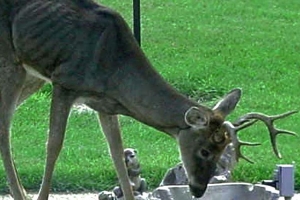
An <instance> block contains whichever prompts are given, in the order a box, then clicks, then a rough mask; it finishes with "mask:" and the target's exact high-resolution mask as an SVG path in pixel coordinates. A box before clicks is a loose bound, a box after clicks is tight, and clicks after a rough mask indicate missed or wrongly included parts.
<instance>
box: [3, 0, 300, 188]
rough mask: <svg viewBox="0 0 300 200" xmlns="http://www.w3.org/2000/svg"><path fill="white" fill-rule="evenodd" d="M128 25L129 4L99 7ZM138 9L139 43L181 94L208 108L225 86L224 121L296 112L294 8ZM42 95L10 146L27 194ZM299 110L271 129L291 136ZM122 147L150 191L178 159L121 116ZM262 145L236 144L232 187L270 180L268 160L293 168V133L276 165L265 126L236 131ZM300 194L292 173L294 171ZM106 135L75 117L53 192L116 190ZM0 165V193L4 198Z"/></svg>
mask: <svg viewBox="0 0 300 200" xmlns="http://www.w3.org/2000/svg"><path fill="white" fill-rule="evenodd" d="M102 3H103V4H106V5H109V6H111V7H113V8H115V9H117V10H118V11H119V12H121V13H122V14H123V15H124V16H125V18H126V19H127V21H128V22H129V23H131V1H108V0H103V1H102ZM141 7H142V46H143V49H144V51H145V52H146V54H147V55H148V57H149V59H150V60H151V61H152V63H153V65H154V66H155V68H156V69H157V70H158V71H159V72H160V73H161V74H162V75H163V76H164V77H165V78H166V79H167V80H168V81H169V82H170V83H172V85H174V86H175V87H176V88H177V89H178V90H179V91H181V92H182V93H184V94H186V95H189V96H192V97H193V98H196V99H200V100H204V101H205V102H204V104H207V105H212V104H213V103H214V102H216V99H218V98H220V96H222V95H223V94H224V93H226V92H227V91H229V90H231V89H232V88H236V87H239V88H242V89H243V97H242V100H241V102H240V104H239V106H238V107H237V109H236V111H235V112H234V113H233V114H232V115H231V116H230V117H229V119H231V120H234V119H235V118H236V117H237V116H239V115H242V114H244V113H246V112H250V111H258V112H264V113H267V114H278V113H282V112H285V111H288V110H300V100H299V98H300V88H299V86H300V61H299V56H298V53H299V49H300V43H299V32H300V21H299V17H300V12H299V10H300V3H299V1H298V0H290V1H285V0H277V1H275V0H265V1H258V0H254V1H237V0H228V1H220V0H203V1H196V0H177V1H173V0H165V1H163V2H161V1H160V2H159V1H154V0H148V1H142V2H141ZM48 90H49V88H47V89H44V92H41V93H39V94H37V95H35V96H33V97H32V98H30V99H29V100H28V101H27V102H26V103H25V104H24V105H22V106H21V107H20V108H19V109H18V111H17V112H16V115H15V118H14V123H13V128H12V132H13V134H12V144H13V151H14V156H15V160H16V165H17V167H18V170H19V172H20V174H21V179H22V181H23V183H24V185H25V187H26V188H27V189H30V190H35V191H36V190H37V189H38V188H39V184H40V181H41V179H42V173H43V166H44V159H45V143H46V137H47V130H48V116H49V103H50V100H49V97H48V96H47V91H48ZM299 122H300V114H297V115H294V116H292V117H290V118H288V119H284V120H281V121H280V122H278V123H277V125H278V127H280V128H286V129H289V130H292V131H296V132H297V131H298V132H299V130H300V123H299ZM121 124H122V130H123V132H124V141H125V146H127V147H134V148H136V149H138V151H139V156H140V160H141V163H142V167H143V176H144V177H145V178H146V179H147V181H148V183H149V184H150V186H151V187H155V186H157V185H158V184H159V182H160V180H161V178H162V177H163V174H164V173H165V172H166V170H167V169H168V168H169V167H172V166H174V165H175V164H176V163H177V162H179V158H178V157H179V154H178V151H177V146H176V143H175V141H173V140H172V139H171V138H169V137H168V136H166V135H164V134H161V133H160V132H158V131H156V130H154V129H152V128H149V127H147V126H145V125H142V124H140V123H138V122H136V121H134V120H132V119H131V118H128V117H121ZM240 137H241V138H242V139H243V140H247V141H252V142H261V143H262V145H261V146H259V147H254V148H243V152H244V154H245V155H247V156H249V157H250V158H252V159H253V160H255V162H256V163H255V164H249V163H247V162H245V161H241V162H240V163H239V164H238V165H237V167H236V168H235V170H234V174H233V175H234V179H235V180H236V181H248V182H257V181H260V180H262V179H270V178H271V176H272V171H273V169H274V168H275V165H276V164H277V163H287V164H290V163H293V162H295V165H296V169H298V168H299V167H300V156H299V155H300V150H299V149H300V148H299V142H300V139H299V137H291V136H279V137H278V147H279V149H280V151H281V153H282V155H283V159H281V160H279V159H277V158H276V157H275V156H274V154H273V153H272V149H271V145H270V142H269V137H268V133H267V130H266V128H264V126H263V125H261V124H259V125H257V126H254V127H252V128H251V129H249V130H247V131H244V132H243V133H241V134H240ZM295 175H296V189H300V173H299V171H298V170H297V171H296V173H295ZM116 181H117V180H116V177H115V171H114V169H113V167H112V163H111V161H110V157H109V153H108V150H107V146H106V142H105V139H104V137H103V135H102V133H101V132H100V130H99V125H98V121H97V118H96V116H95V114H93V113H91V112H83V113H78V112H76V111H74V112H73V113H72V115H71V117H70V120H69V125H68V130H67V134H66V140H65V144H64V148H63V150H62V152H61V155H60V158H59V161H58V163H57V166H56V171H55V175H54V181H53V191H84V190H97V191H100V190H104V189H110V188H111V187H113V186H114V185H115V184H116ZM7 191H8V189H7V186H6V183H5V176H4V170H3V167H0V192H2V193H3V192H7Z"/></svg>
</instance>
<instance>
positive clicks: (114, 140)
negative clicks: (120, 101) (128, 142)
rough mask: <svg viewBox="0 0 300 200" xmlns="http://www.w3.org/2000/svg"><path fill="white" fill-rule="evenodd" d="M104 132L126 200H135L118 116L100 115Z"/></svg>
mask: <svg viewBox="0 0 300 200" xmlns="http://www.w3.org/2000/svg"><path fill="white" fill-rule="evenodd" d="M98 115H99V119H100V123H101V127H102V130H103V132H104V135H105V137H106V139H107V141H108V145H109V149H110V153H111V157H112V160H113V162H114V165H115V168H116V170H117V175H118V179H119V181H120V185H121V188H122V190H123V193H124V197H125V200H134V195H133V192H132V188H131V184H130V181H129V177H128V174H127V169H126V166H125V162H124V148H123V143H122V137H121V131H120V127H119V122H118V116H117V115H107V114H104V113H98Z"/></svg>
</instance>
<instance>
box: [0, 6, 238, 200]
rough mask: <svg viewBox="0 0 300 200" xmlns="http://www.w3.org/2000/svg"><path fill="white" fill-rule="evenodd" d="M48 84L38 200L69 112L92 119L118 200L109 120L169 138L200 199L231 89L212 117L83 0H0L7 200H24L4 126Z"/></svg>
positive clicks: (222, 136) (122, 27) (119, 21)
mask: <svg viewBox="0 0 300 200" xmlns="http://www.w3.org/2000/svg"><path fill="white" fill-rule="evenodd" d="M45 80H47V81H50V82H52V84H53V92H52V102H51V110H50V128H49V137H48V143H47V159H46V166H45V172H44V177H43V182H42V185H41V189H40V192H39V197H38V200H46V199H48V195H49V192H50V185H51V177H52V173H53V170H54V166H55V162H56V160H57V157H58V155H59V152H60V150H61V148H62V145H63V140H64V134H65V128H66V124H67V119H68V116H69V113H70V109H71V106H72V105H73V103H74V102H76V101H77V100H78V99H80V100H83V103H85V104H86V105H88V106H90V107H91V108H93V109H94V110H96V111H98V115H99V121H100V124H101V127H102V129H103V132H104V134H105V136H106V139H107V141H108V145H109V148H110V153H111V156H112V159H113V162H114V165H115V168H116V170H117V174H118V178H119V181H120V184H121V187H122V189H123V192H124V197H125V199H126V200H133V199H134V197H133V194H132V190H131V185H130V182H129V179H128V175H127V170H126V167H125V164H124V161H123V158H124V157H123V145H122V138H121V132H120V129H119V124H118V118H117V114H123V115H128V116H131V117H133V118H135V119H137V120H139V121H141V122H143V123H145V124H148V125H150V126H152V127H154V128H156V129H159V130H161V131H163V132H165V133H167V134H169V135H170V136H172V137H174V138H176V140H177V142H178V144H179V150H180V153H181V157H182V161H183V164H184V167H185V169H186V172H187V175H188V179H189V185H190V189H191V192H192V194H193V195H194V196H196V197H200V196H202V195H203V193H204V192H205V190H206V187H207V184H208V182H209V179H210V178H211V177H212V176H213V173H214V168H215V166H216V163H217V161H218V159H219V157H220V155H221V153H222V151H223V150H224V148H225V147H226V145H227V144H228V143H229V142H230V137H229V135H228V134H226V133H225V132H226V131H227V130H226V127H224V125H223V122H224V120H225V117H226V116H227V115H228V114H229V113H230V112H231V111H232V110H233V109H234V108H235V106H236V104H237V103H238V101H239V99H240V96H241V91H240V90H239V89H235V90H233V91H231V92H230V93H228V94H227V95H226V96H225V97H224V98H223V99H222V100H221V101H220V102H219V103H218V104H217V105H216V106H215V107H214V108H213V109H209V108H206V107H204V106H201V105H199V104H198V103H196V102H194V101H192V100H190V99H188V98H186V97H184V96H183V95H181V94H179V93H178V92H177V91H176V90H174V89H173V88H172V87H171V86H170V85H169V84H168V83H166V82H165V81H164V80H163V79H162V78H161V76H160V75H159V74H158V73H157V72H156V71H155V70H154V68H153V67H152V66H151V64H150V62H149V61H148V59H147V58H146V56H145V55H144V53H143V52H142V50H141V49H140V48H139V46H138V44H137V42H136V41H135V39H134V37H133V35H132V33H131V31H130V29H129V27H128V25H127V24H126V23H125V21H124V19H123V18H122V17H121V16H120V15H119V14H118V13H116V12H115V11H113V10H111V9H108V8H106V7H104V6H101V5H98V4H96V3H94V2H93V1H91V0H0V152H1V157H2V159H3V163H4V168H5V171H6V174H7V180H8V183H9V186H10V189H11V192H12V195H13V197H14V199H16V200H23V199H26V193H25V190H24V189H23V187H22V184H21V183H20V181H19V178H18V175H17V172H16V169H15V166H14V161H13V158H12V154H11V151H10V148H11V147H10V137H9V135H10V124H11V118H12V116H13V113H14V111H15V109H16V107H17V106H18V104H20V103H21V102H22V101H23V100H24V99H26V98H27V97H28V96H30V95H31V94H32V93H34V92H36V91H37V90H38V89H39V88H40V87H41V86H42V85H43V84H44V82H45Z"/></svg>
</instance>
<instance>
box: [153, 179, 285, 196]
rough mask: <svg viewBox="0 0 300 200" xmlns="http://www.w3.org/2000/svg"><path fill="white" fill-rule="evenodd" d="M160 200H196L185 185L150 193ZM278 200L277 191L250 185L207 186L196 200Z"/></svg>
mask: <svg viewBox="0 0 300 200" xmlns="http://www.w3.org/2000/svg"><path fill="white" fill-rule="evenodd" d="M152 195H153V197H154V198H157V199H160V200H196V199H197V198H193V197H192V195H191V194H190V192H189V187H188V186H186V185H169V186H161V187H159V188H157V189H156V190H155V191H154V192H153V193H152ZM218 199H220V200H254V199H255V200H278V199H279V191H278V190H276V189H275V188H273V187H271V186H266V185H261V184H255V185H253V184H251V183H218V184H209V185H208V188H207V191H206V192H205V194H204V196H203V197H201V198H198V199H197V200H218Z"/></svg>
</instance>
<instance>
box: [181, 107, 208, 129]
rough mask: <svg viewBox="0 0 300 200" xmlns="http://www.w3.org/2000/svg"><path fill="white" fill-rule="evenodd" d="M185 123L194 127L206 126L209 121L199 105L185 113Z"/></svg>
mask: <svg viewBox="0 0 300 200" xmlns="http://www.w3.org/2000/svg"><path fill="white" fill-rule="evenodd" d="M184 120H185V123H186V124H187V125H189V126H191V127H194V128H205V127H206V126H207V124H208V122H209V120H208V117H207V115H206V114H205V113H203V112H201V111H200V110H199V108H197V107H191V108H190V109H188V110H187V111H186V113H185V115H184Z"/></svg>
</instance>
